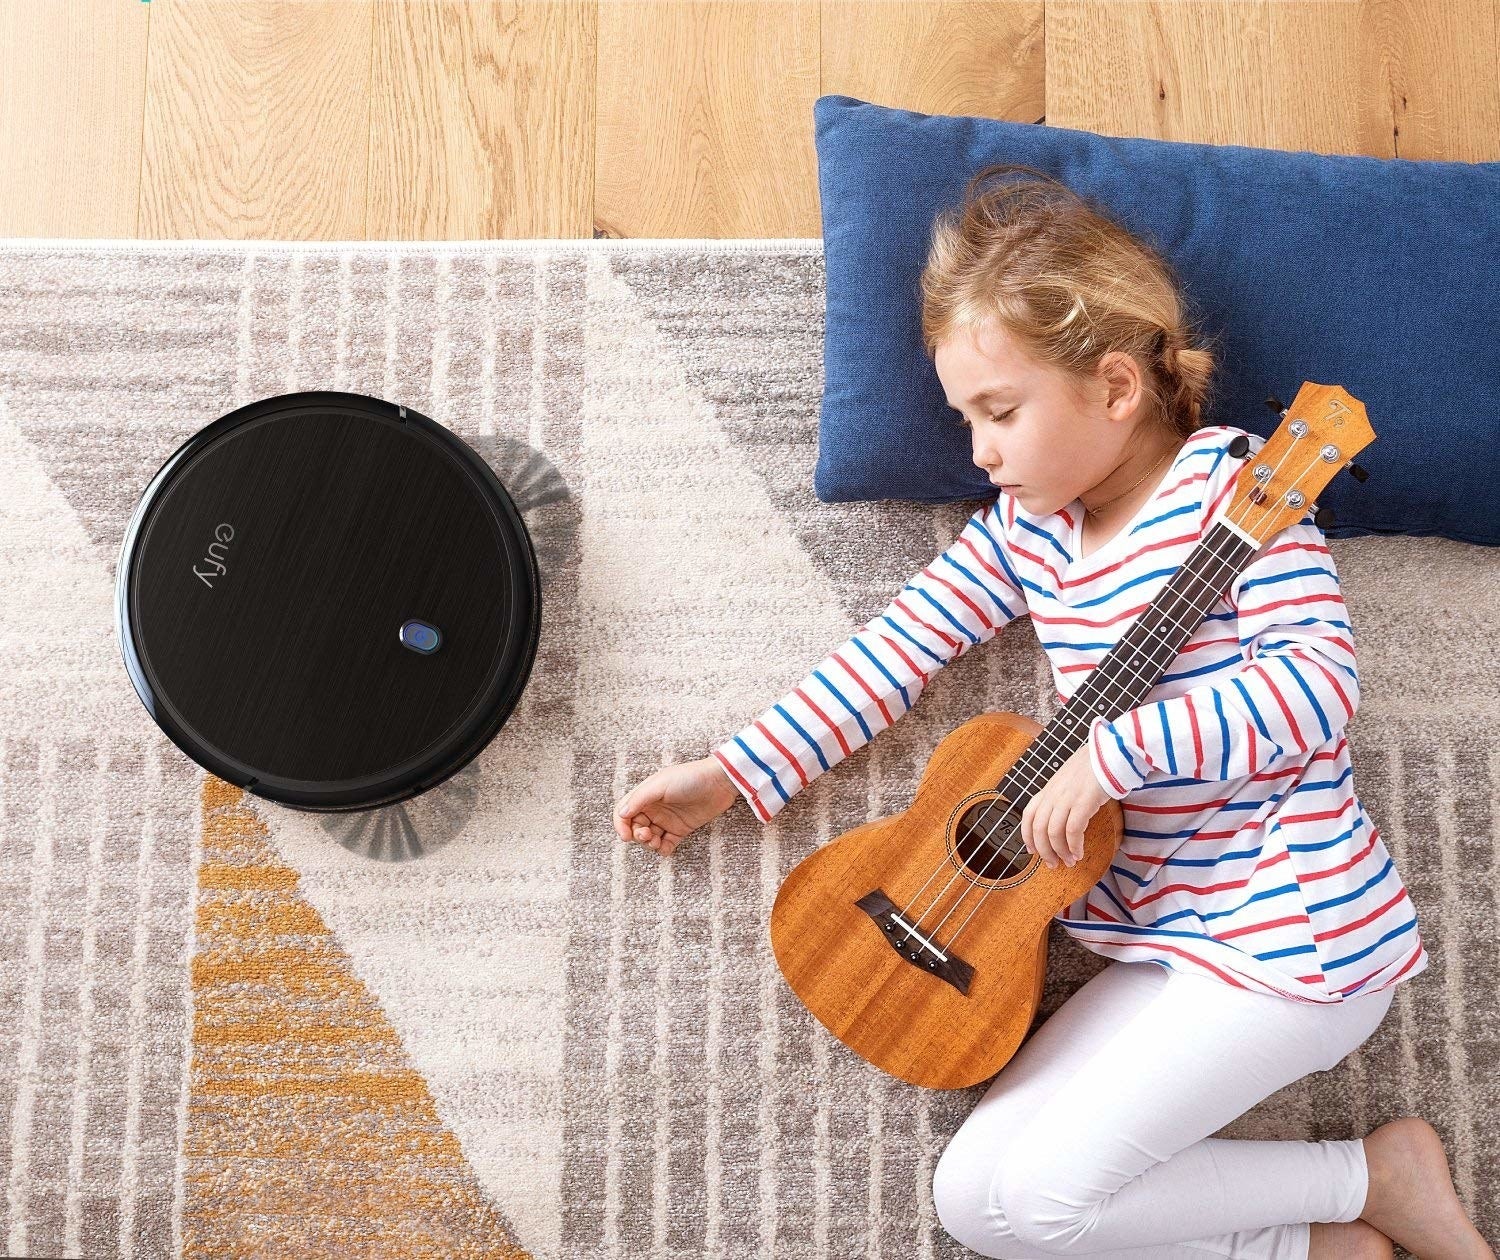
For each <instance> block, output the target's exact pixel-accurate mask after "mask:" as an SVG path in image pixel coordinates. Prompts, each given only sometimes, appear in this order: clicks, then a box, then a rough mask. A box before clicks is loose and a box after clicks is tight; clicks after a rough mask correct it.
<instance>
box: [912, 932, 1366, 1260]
mask: <svg viewBox="0 0 1500 1260" xmlns="http://www.w3.org/2000/svg"><path fill="white" fill-rule="evenodd" d="M1394 996H1395V993H1394V990H1393V989H1389V988H1388V989H1383V990H1380V991H1378V992H1375V993H1368V994H1361V995H1359V996H1357V997H1353V998H1349V999H1346V1000H1345V1001H1343V1002H1340V1003H1332V1004H1328V1005H1312V1004H1308V1003H1302V1002H1294V1001H1292V1000H1291V999H1290V998H1282V997H1276V996H1274V995H1271V994H1264V993H1250V992H1246V991H1245V990H1242V989H1236V988H1233V987H1231V986H1230V985H1227V984H1224V983H1222V982H1221V981H1218V980H1214V979H1211V978H1209V977H1207V976H1201V975H1196V974H1193V973H1187V972H1178V971H1171V970H1169V969H1168V968H1166V967H1164V966H1162V965H1161V964H1160V963H1156V962H1119V961H1111V962H1110V964H1109V966H1107V967H1106V968H1105V969H1104V970H1103V971H1101V972H1100V973H1099V974H1098V975H1096V976H1094V977H1093V978H1091V979H1090V980H1089V981H1088V983H1086V984H1084V985H1083V986H1082V987H1081V988H1080V989H1079V990H1078V991H1077V992H1076V993H1074V994H1073V995H1072V996H1071V997H1070V998H1068V1000H1067V1001H1066V1002H1064V1003H1063V1004H1062V1006H1061V1007H1059V1008H1058V1009H1057V1011H1056V1012H1055V1013H1054V1014H1053V1015H1052V1016H1051V1017H1050V1018H1048V1019H1047V1020H1045V1021H1044V1022H1043V1023H1042V1024H1041V1025H1040V1026H1039V1027H1037V1028H1035V1029H1033V1030H1032V1032H1031V1033H1030V1035H1029V1036H1028V1038H1027V1040H1026V1041H1024V1042H1023V1043H1022V1044H1021V1048H1020V1049H1019V1050H1017V1051H1016V1053H1015V1054H1014V1055H1013V1056H1012V1057H1011V1059H1010V1061H1009V1062H1007V1063H1006V1065H1005V1066H1004V1067H1003V1068H1002V1069H1001V1070H1000V1072H999V1074H998V1075H997V1076H996V1077H995V1079H994V1081H993V1082H992V1083H991V1084H990V1087H989V1088H988V1089H987V1090H986V1091H985V1094H984V1096H983V1097H982V1098H981V1099H980V1100H979V1103H978V1105H977V1106H976V1107H975V1108H974V1110H973V1112H972V1113H971V1114H970V1116H969V1118H968V1119H967V1120H966V1121H964V1124H963V1126H962V1127H961V1128H960V1129H959V1131H958V1132H957V1133H956V1134H954V1136H953V1140H952V1141H951V1142H950V1143H949V1144H948V1147H947V1149H946V1150H944V1152H943V1155H942V1158H941V1159H940V1160H939V1161H938V1165H937V1169H936V1172H935V1173H934V1176H933V1182H932V1197H933V1204H934V1206H935V1208H936V1210H937V1215H938V1220H939V1221H940V1222H941V1223H942V1226H943V1228H944V1229H945V1230H947V1232H948V1233H949V1234H950V1235H952V1236H953V1237H954V1238H955V1239H957V1240H958V1241H959V1242H961V1243H963V1244H964V1246H966V1247H969V1248H972V1249H973V1250H974V1251H977V1252H979V1254H980V1255H984V1256H997V1257H1011V1258H1013V1260H1014V1258H1022V1257H1024V1258H1026V1260H1030V1258H1032V1257H1036V1256H1075V1255H1076V1256H1082V1255H1091V1256H1105V1257H1118V1258H1119V1260H1127V1258H1128V1260H1206V1258H1207V1257H1209V1256H1232V1257H1234V1258H1235V1260H1306V1256H1307V1244H1308V1234H1309V1231H1308V1222H1310V1221H1352V1220H1357V1219H1358V1218H1359V1215H1360V1213H1361V1212H1362V1211H1363V1210H1364V1204H1365V1194H1366V1191H1367V1189H1368V1187H1369V1179H1368V1170H1367V1168H1366V1166H1365V1153H1364V1146H1363V1144H1362V1143H1361V1141H1360V1137H1362V1136H1363V1135H1358V1136H1356V1137H1353V1138H1351V1139H1349V1140H1347V1141H1331V1142H1299V1141H1284V1142H1257V1141H1246V1140H1231V1139H1227V1138H1212V1137H1209V1136H1208V1135H1209V1134H1211V1133H1215V1132H1217V1131H1218V1130H1219V1129H1221V1128H1223V1127H1224V1125H1226V1124H1228V1123H1229V1122H1230V1121H1231V1120H1233V1119H1234V1118H1235V1117H1236V1116H1239V1115H1241V1114H1242V1113H1244V1112H1245V1111H1247V1110H1249V1108H1250V1107H1252V1106H1254V1105H1255V1104H1256V1103H1257V1102H1259V1101H1260V1100H1261V1099H1263V1098H1265V1097H1267V1096H1268V1095H1270V1094H1273V1093H1275V1092H1276V1091H1277V1090H1278V1089H1281V1088H1282V1087H1283V1086H1285V1085H1288V1084H1290V1083H1291V1082H1292V1081H1295V1080H1297V1079H1298V1078H1300V1077H1302V1076H1305V1075H1307V1074H1308V1073H1309V1072H1319V1071H1326V1070H1328V1069H1329V1068H1332V1067H1333V1066H1334V1065H1336V1064H1337V1063H1338V1062H1339V1061H1340V1060H1341V1059H1342V1058H1343V1057H1344V1056H1345V1055H1346V1054H1348V1053H1349V1052H1350V1051H1351V1050H1353V1049H1354V1048H1355V1047H1357V1046H1358V1045H1360V1044H1361V1043H1362V1042H1363V1041H1364V1040H1365V1039H1366V1038H1367V1037H1368V1036H1369V1035H1370V1034H1371V1033H1372V1032H1374V1031H1375V1029H1376V1027H1377V1026H1378V1025H1379V1024H1380V1021H1381V1020H1382V1019H1383V1018H1384V1017H1385V1013H1386V1011H1387V1010H1388V1009H1389V1008H1390V1004H1391V1001H1392V999H1393V997H1394Z"/></svg>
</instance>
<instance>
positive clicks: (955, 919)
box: [770, 381, 1375, 1089]
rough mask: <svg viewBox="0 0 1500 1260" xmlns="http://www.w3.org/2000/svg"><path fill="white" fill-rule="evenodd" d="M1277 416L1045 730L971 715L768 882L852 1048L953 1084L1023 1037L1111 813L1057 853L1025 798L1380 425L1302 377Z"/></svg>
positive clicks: (799, 973) (1238, 443) (781, 922)
mask: <svg viewBox="0 0 1500 1260" xmlns="http://www.w3.org/2000/svg"><path fill="white" fill-rule="evenodd" d="M1268 403H1269V405H1272V406H1273V407H1277V408H1279V407H1280V404H1279V403H1278V402H1276V401H1275V400H1274V399H1270V400H1268ZM1281 414H1282V416H1283V420H1282V424H1281V426H1280V427H1279V428H1278V429H1277V430H1276V432H1275V433H1274V434H1272V436H1271V437H1270V438H1269V439H1268V440H1267V441H1266V442H1265V444H1264V445H1263V446H1262V447H1261V449H1260V451H1259V452H1258V454H1257V456H1256V458H1255V459H1254V460H1252V461H1250V462H1249V463H1247V464H1246V465H1245V467H1243V468H1241V469H1240V472H1239V475H1238V477H1237V479H1236V481H1235V487H1234V493H1233V499H1232V501H1231V503H1230V505H1229V507H1228V508H1226V509H1225V511H1224V512H1223V513H1222V514H1221V515H1220V517H1219V518H1218V519H1216V520H1215V521H1213V522H1211V523H1210V524H1209V526H1208V528H1207V529H1206V530H1205V532H1204V533H1203V536H1202V537H1201V538H1200V539H1199V541H1198V543H1197V545H1196V546H1195V547H1194V549H1193V550H1192V552H1190V553H1189V555H1188V557H1187V559H1186V560H1185V561H1184V562H1183V563H1182V565H1181V567H1180V568H1178V570H1177V571H1176V572H1175V573H1174V574H1172V576H1171V577H1170V578H1169V579H1168V580H1167V581H1166V582H1165V583H1164V584H1163V586H1162V587H1161V589H1160V591H1159V593H1158V594H1157V596H1156V598H1155V599H1154V600H1153V601H1152V602H1151V604H1150V605H1149V606H1148V607H1147V608H1146V609H1145V610H1144V611H1143V612H1142V613H1141V614H1140V615H1139V616H1138V617H1137V618H1136V619H1135V620H1134V621H1133V622H1131V624H1130V626H1129V628H1128V629H1126V631H1125V633H1124V634H1123V635H1122V636H1121V638H1120V640H1119V642H1117V643H1116V644H1115V646H1114V647H1112V648H1111V649H1110V651H1109V652H1108V654H1107V655H1106V656H1105V657H1104V658H1103V659H1102V660H1101V661H1100V662H1099V664H1098V666H1097V667H1096V668H1095V669H1094V670H1093V671H1092V672H1091V673H1090V674H1089V676H1088V677H1087V679H1085V680H1084V682H1082V683H1081V684H1080V685H1079V686H1078V688H1077V689H1076V690H1075V691H1074V692H1073V695H1072V696H1071V697H1070V698H1069V699H1068V702H1067V703H1066V704H1065V705H1063V706H1062V708H1061V709H1060V710H1059V712H1058V713H1057V714H1056V716H1055V717H1053V718H1052V720H1051V721H1049V722H1048V723H1047V725H1046V726H1042V725H1041V724H1040V723H1038V722H1035V721H1033V720H1032V719H1031V718H1028V717H1025V716H1022V715H1021V714H1017V713H1005V712H990V713H982V714H980V715H979V716H977V717H975V718H972V719H970V720H969V721H967V722H965V723H964V724H963V725H962V726H959V727H957V728H956V729H955V730H954V731H952V732H951V733H950V734H949V735H947V736H945V737H944V738H943V739H942V740H941V741H940V742H939V743H938V745H937V747H936V748H935V749H934V750H933V753H932V756H931V758H930V759H929V760H928V763H927V767H926V769H925V770H924V771H923V772H922V777H921V780H920V781H919V782H918V784H917V790H916V793H915V796H914V797H913V799H912V803H911V805H910V806H909V807H908V808H907V809H906V810H904V811H902V812H901V813H898V814H892V815H890V816H888V817H885V818H877V819H874V820H873V821H871V822H867V823H864V824H862V825H860V826H858V827H854V828H853V829H851V830H849V831H846V832H844V833H843V834H842V835H840V836H836V837H835V838H834V839H832V840H830V841H829V842H828V843H827V844H824V845H822V846H821V847H819V848H818V849H817V850H815V851H814V852H813V853H811V854H809V855H808V856H807V857H805V858H804V859H803V860H802V861H801V862H799V863H798V864H797V866H796V867H794V868H793V869H792V871H791V872H790V873H789V874H788V875H787V877H786V879H785V880H783V881H782V884H781V887H780V888H779V889H778V890H777V893H776V900H775V902H774V904H773V905H772V907H771V924H770V933H771V948H772V951H773V952H774V954H775V956H776V963H777V966H778V967H779V968H780V969H781V974H782V975H783V976H784V977H785V979H786V982H787V984H789V985H790V986H791V988H792V991H793V992H794V993H795V994H796V995H797V997H798V999H799V1000H800V1001H801V1002H802V1003H803V1004H804V1005H805V1006H806V1007H807V1008H808V1010H810V1011H811V1012H812V1013H813V1015H815V1016H816V1017H817V1019H818V1021H819V1022H820V1023H821V1024H822V1025H823V1026H824V1027H825V1028H826V1029H827V1030H828V1031H829V1032H830V1033H832V1034H833V1035H834V1036H835V1037H836V1038H838V1039H839V1040H840V1041H842V1042H843V1043H844V1045H846V1046H848V1047H849V1049H851V1050H853V1051H854V1053H855V1054H858V1055H860V1056H861V1057H862V1058H865V1059H867V1060H869V1062H870V1063H872V1064H874V1065H875V1066H876V1067H878V1068H880V1069H882V1070H883V1071H886V1072H889V1073H890V1074H891V1075H893V1076H896V1077H899V1078H900V1079H901V1080H903V1081H908V1082H910V1083H911V1084H913V1085H922V1086H926V1087H927V1088H930V1089H961V1088H964V1087H966V1086H969V1085H973V1084H976V1083H977V1082H979V1081H983V1080H987V1079H988V1078H989V1077H991V1076H993V1075H994V1074H995V1073H996V1072H998V1071H999V1070H1000V1068H1002V1067H1003V1066H1004V1065H1005V1064H1006V1062H1008V1061H1009V1059H1010V1058H1011V1056H1012V1055H1013V1054H1014V1053H1015V1052H1016V1050H1017V1049H1018V1048H1019V1047H1020V1045H1021V1043H1022V1042H1023V1041H1024V1040H1025V1037H1026V1034H1027V1033H1028V1032H1029V1031H1030V1028H1031V1024H1032V1021H1033V1019H1034V1018H1035V1016H1036V1010H1037V1006H1038V1004H1039V1003H1040V1001H1041V996H1042V982H1043V980H1044V979H1045V976H1046V967H1047V929H1048V924H1049V923H1050V922H1051V920H1052V918H1053V917H1054V916H1055V915H1056V914H1057V912H1058V911H1059V910H1061V909H1062V908H1063V907H1064V906H1067V905H1070V904H1071V903H1072V902H1074V901H1075V900H1077V899H1078V898H1079V897H1080V896H1082V895H1083V894H1084V893H1086V892H1087V891H1088V890H1089V889H1090V888H1091V887H1093V885H1094V884H1095V883H1097V882H1098V880H1099V879H1100V878H1101V877H1102V876H1103V874H1104V872H1105V870H1106V869H1107V868H1108V866H1109V863H1110V862H1111V861H1112V860H1113V858H1114V855H1115V851H1116V849H1117V847H1118V845H1119V842H1120V838H1121V835H1122V834H1123V830H1124V814H1123V811H1122V810H1121V808H1120V804H1119V802H1118V801H1115V800H1110V801H1106V802H1105V803H1104V805H1103V806H1101V807H1100V809H1099V811H1098V812H1097V813H1096V814H1095V815H1094V816H1093V818H1092V819H1090V820H1089V823H1088V826H1087V828H1086V829H1085V832H1084V841H1083V846H1084V847H1083V857H1082V858H1080V859H1079V860H1078V861H1077V862H1076V863H1075V864H1074V865H1073V866H1071V867H1069V866H1064V865H1060V866H1058V867H1057V868H1056V869H1052V868H1049V867H1048V866H1047V865H1046V864H1045V863H1043V862H1042V860H1041V859H1040V858H1039V857H1038V856H1037V855H1035V854H1034V853H1032V852H1031V851H1030V850H1028V849H1027V848H1026V847H1025V845H1024V844H1023V842H1022V840H1021V813H1022V811H1023V810H1024V808H1025V807H1026V805H1027V803H1028V802H1029V801H1030V800H1031V799H1032V798H1033V797H1034V796H1035V795H1036V794H1037V793H1038V792H1039V791H1040V790H1041V788H1042V786H1043V785H1044V784H1045V783H1046V782H1047V781H1048V779H1049V778H1050V777H1051V776H1052V775H1053V774H1055V773H1056V772H1057V770H1058V768H1059V767H1060V766H1061V765H1062V764H1063V762H1065V761H1066V760H1067V759H1068V757H1069V756H1070V755H1071V754H1072V753H1073V752H1075V751H1076V750H1077V749H1078V748H1079V747H1081V746H1082V745H1083V743H1084V742H1085V741H1086V740H1087V738H1088V731H1089V725H1090V723H1091V722H1092V720H1093V719H1094V718H1095V717H1099V716H1103V717H1105V718H1108V719H1111V720H1113V719H1114V718H1116V717H1118V716H1120V714H1122V713H1125V712H1127V711H1128V710H1130V709H1132V708H1136V707H1138V706H1139V705H1140V704H1141V703H1142V702H1143V701H1144V699H1145V697H1146V695H1147V694H1149V692H1150V691H1151V689H1152V688H1153V687H1154V686H1155V685H1156V683H1157V682H1158V681H1159V680H1160V679H1161V677H1162V675H1163V674H1165V673H1166V671H1167V667H1168V666H1169V665H1170V664H1171V663H1172V662H1173V660H1174V659H1175V658H1176V656H1177V654H1178V652H1179V651H1180V650H1181V649H1182V647H1183V645H1184V644H1186V643H1187V641H1188V639H1190V638H1191V637H1192V635H1193V632H1194V631H1195V630H1196V629H1197V628H1198V626H1199V625H1200V624H1202V622H1203V620H1204V618H1205V617H1207V615H1208V614H1209V612H1210V611H1211V610H1212V609H1213V607H1214V605H1215V604H1217V603H1218V601H1219V598H1220V597H1221V596H1222V595H1223V594H1224V592H1225V591H1226V590H1228V589H1229V587H1230V584H1231V583H1232V582H1233V580H1234V578H1235V577H1236V575H1238V574H1239V573H1240V572H1241V571H1242V570H1243V569H1244V568H1246V567H1247V566H1248V565H1249V563H1250V561H1251V560H1252V559H1253V558H1254V556H1255V554H1256V553H1257V552H1258V551H1259V549H1260V547H1261V545H1262V544H1263V543H1265V541H1266V540H1267V539H1269V538H1271V537H1272V536H1273V535H1275V534H1276V533H1278V532H1279V531H1280V530H1282V529H1284V528H1286V527H1287V526H1288V525H1292V524H1295V523H1296V522H1298V521H1299V520H1301V519H1302V518H1303V516H1305V515H1306V514H1307V513H1308V512H1309V511H1311V512H1313V513H1315V514H1316V515H1315V519H1316V521H1317V523H1318V524H1319V525H1320V526H1321V525H1328V524H1332V515H1331V513H1329V512H1328V510H1327V509H1326V508H1319V507H1318V506H1317V504H1316V503H1315V502H1314V499H1315V498H1316V496H1317V495H1318V494H1319V493H1321V492H1322V490H1323V488H1324V487H1325V486H1326V485H1327V484H1328V483H1329V482H1330V481H1332V480H1333V477H1334V475H1335V474H1336V473H1337V472H1338V471H1339V469H1340V468H1343V467H1348V468H1349V471H1350V472H1351V473H1352V474H1353V475H1354V476H1355V477H1356V478H1358V479H1359V480H1360V481H1363V480H1364V479H1365V475H1366V474H1365V470H1364V469H1363V468H1360V467H1359V466H1358V465H1357V464H1354V463H1353V462H1352V461H1353V457H1354V456H1355V455H1356V454H1358V453H1359V452H1360V451H1361V450H1363V449H1364V448H1365V447H1366V446H1368V445H1369V444H1370V442H1371V441H1373V440H1374V437H1375V434H1374V432H1373V430H1371V428H1370V425H1369V421H1368V419H1367V417H1366V415H1365V408H1364V405H1363V404H1362V403H1360V402H1359V401H1358V400H1357V399H1355V398H1353V397H1352V396H1351V395H1349V394H1348V393H1346V392H1345V391H1344V390H1343V389H1342V388H1340V387H1339V386H1336V385H1317V384H1314V383H1313V382H1311V381H1307V382H1304V383H1303V386H1302V388H1301V389H1300V390H1299V391H1298V393H1297V396H1296V398H1295V399H1293V401H1292V406H1291V407H1290V408H1289V409H1287V410H1285V411H1282V413H1281ZM1287 417H1290V418H1289V419H1288V418H1287ZM1248 451H1249V442H1248V441H1247V440H1246V439H1245V438H1244V437H1243V436H1238V437H1236V438H1235V439H1234V442H1232V443H1231V444H1230V447H1229V452H1230V454H1231V455H1233V456H1234V457H1235V458H1237V459H1243V458H1244V457H1245V455H1246V454H1247V453H1248Z"/></svg>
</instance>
